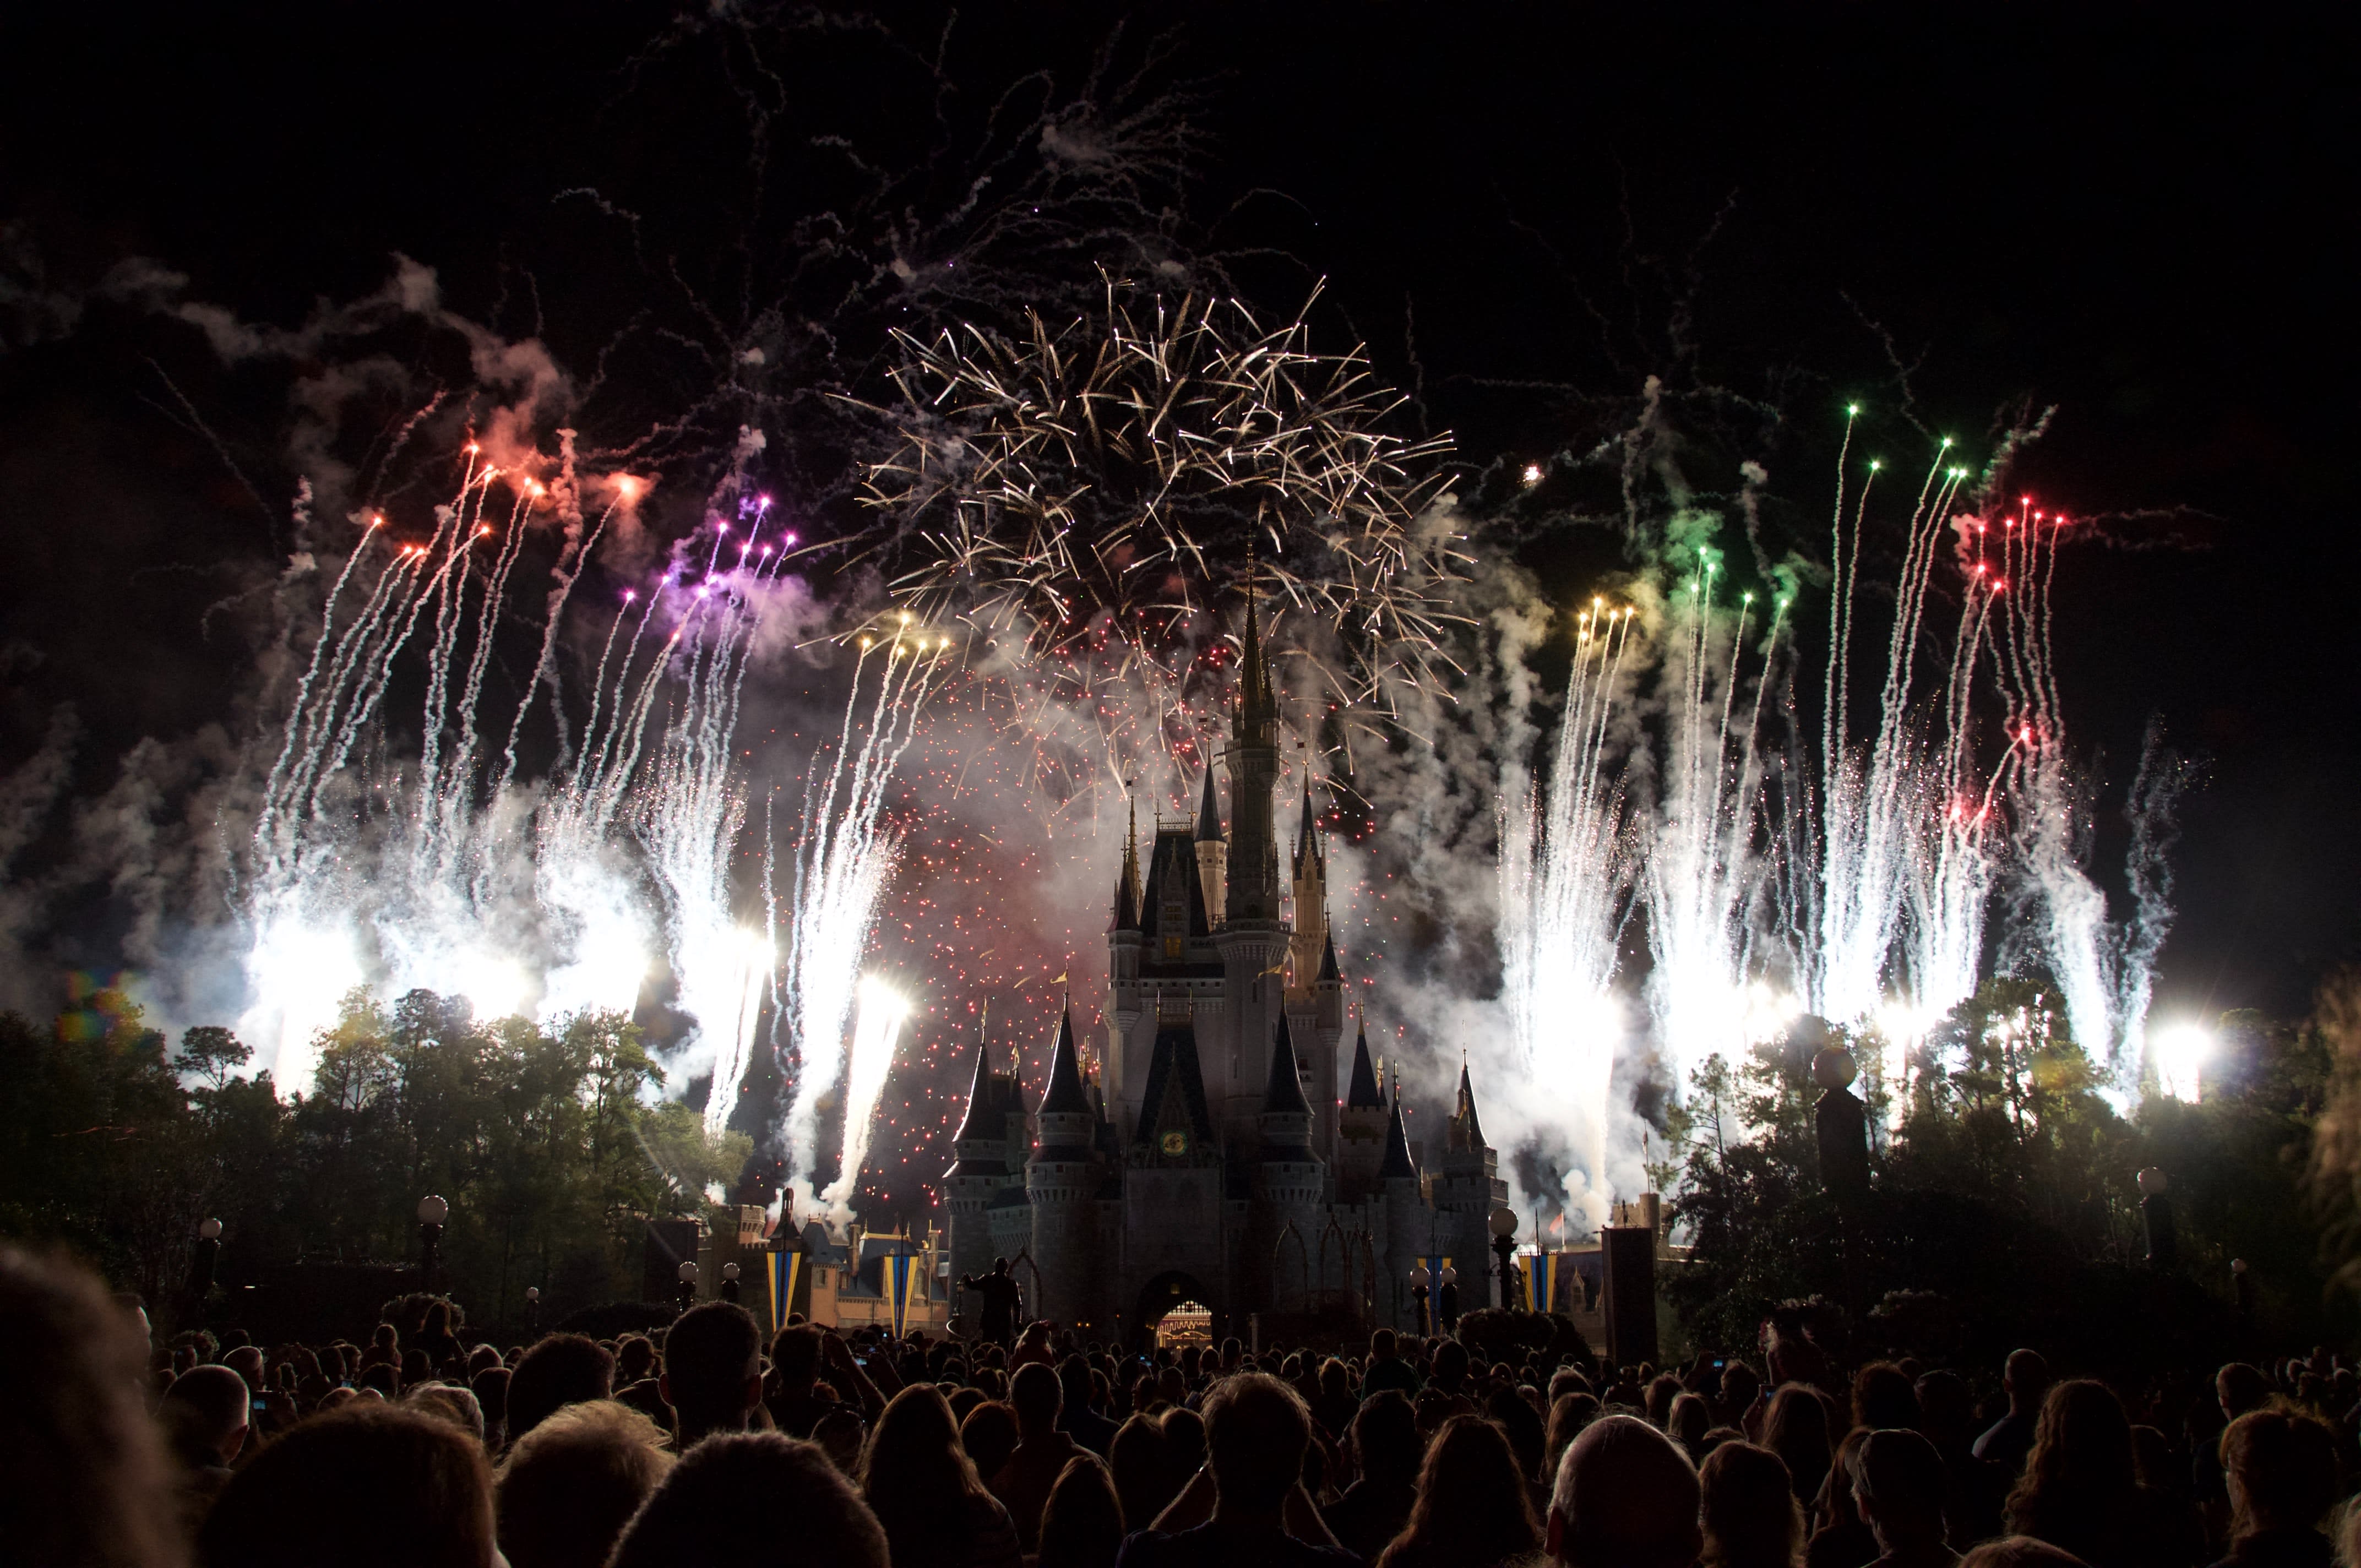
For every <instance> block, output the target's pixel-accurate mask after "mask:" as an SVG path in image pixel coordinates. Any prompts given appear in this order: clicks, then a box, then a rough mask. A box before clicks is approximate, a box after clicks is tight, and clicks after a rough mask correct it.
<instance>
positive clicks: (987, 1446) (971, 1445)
mask: <svg viewBox="0 0 2361 1568" xmlns="http://www.w3.org/2000/svg"><path fill="white" fill-rule="evenodd" d="M1017 1436H1018V1433H1017V1431H1016V1411H1015V1410H1013V1409H1009V1408H1008V1406H1007V1404H1006V1402H1005V1401H1003V1400H999V1399H985V1400H983V1401H982V1402H980V1403H978V1404H977V1405H976V1406H975V1407H974V1408H973V1409H970V1410H969V1411H968V1413H967V1414H966V1415H964V1416H962V1417H961V1418H960V1446H961V1448H963V1449H965V1450H967V1456H968V1459H969V1461H970V1462H971V1463H972V1464H974V1465H975V1473H976V1474H977V1475H981V1476H983V1478H984V1479H985V1480H987V1481H989V1480H990V1479H991V1478H992V1477H993V1476H994V1475H999V1474H1000V1467H1001V1466H1002V1465H1004V1464H1007V1463H1008V1456H1009V1455H1010V1454H1012V1453H1016V1439H1017Z"/></svg>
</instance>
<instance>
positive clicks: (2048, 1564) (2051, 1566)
mask: <svg viewBox="0 0 2361 1568" xmlns="http://www.w3.org/2000/svg"><path fill="white" fill-rule="evenodd" d="M1960 1568H2088V1564H2086V1563H2083V1561H2082V1560H2081V1558H2079V1557H2077V1556H2075V1555H2074V1554H2073V1553H2072V1552H2067V1551H2064V1550H2062V1549H2061V1548H2059V1547H2055V1546H2052V1545H2050V1544H2049V1543H2048V1541H2036V1540H2035V1539H2034V1538H2033V1537H2031V1536H2029V1535H2011V1536H2004V1537H2003V1538H2002V1539H2001V1540H1999V1541H1985V1542H1984V1543H1983V1544H1982V1546H1979V1547H1977V1548H1976V1549H1975V1550H1974V1551H1972V1552H1969V1553H1968V1554H1967V1555H1966V1556H1964V1557H1962V1558H1960Z"/></svg>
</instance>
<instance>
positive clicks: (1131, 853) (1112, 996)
mask: <svg viewBox="0 0 2361 1568" xmlns="http://www.w3.org/2000/svg"><path fill="white" fill-rule="evenodd" d="M1211 772H1212V770H1211V769H1208V770H1207V773H1208V774H1209V776H1210V774H1211ZM1139 895H1140V889H1139V807H1138V806H1137V805H1135V806H1132V808H1131V824H1130V830H1129V831H1128V832H1127V833H1126V836H1125V838H1124V841H1123V873H1122V875H1120V876H1118V877H1117V878H1116V879H1115V916H1114V917H1113V918H1112V919H1111V920H1110V921H1109V922H1108V923H1107V1042H1106V1091H1107V1096H1108V1098H1109V1099H1110V1100H1112V1101H1113V1102H1115V1104H1116V1105H1118V1106H1119V1105H1121V1104H1122V1103H1123V1098H1124V1094H1123V1091H1124V1086H1125V1085H1126V1083H1129V1082H1133V1081H1135V1080H1137V1076H1138V1074H1139V1073H1141V1072H1144V1071H1146V1070H1147V1064H1146V1063H1145V1062H1144V1061H1143V1062H1134V1061H1132V1060H1131V1059H1130V1058H1131V1055H1132V1048H1131V1042H1132V1041H1133V1039H1134V1038H1136V1037H1137V1035H1138V1033H1139V1028H1138V1025H1139V1020H1140V1013H1141V1000H1140V984H1139V956H1140V954H1139V949H1140V944H1141V943H1142V942H1143V941H1145V940H1146V936H1145V933H1143V932H1142V931H1141V930H1140V926H1139Z"/></svg>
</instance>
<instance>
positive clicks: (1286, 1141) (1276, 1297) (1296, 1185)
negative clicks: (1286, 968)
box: [1244, 1014, 1328, 1310]
mask: <svg viewBox="0 0 2361 1568" xmlns="http://www.w3.org/2000/svg"><path fill="white" fill-rule="evenodd" d="M1302 1073H1303V1069H1302V1068H1301V1066H1300V1065H1299V1064H1298V1062H1297V1061H1296V1058H1295V1049H1294V1045H1293V1041H1292V1038H1291V1036H1290V1031H1289V1029H1288V1026H1287V1019H1286V1017H1285V1015H1283V1014H1282V1015H1281V1016H1280V1018H1279V1034H1278V1036H1277V1038H1275V1039H1274V1040H1273V1041H1272V1042H1271V1049H1270V1076H1269V1079H1268V1081H1267V1082H1266V1083H1265V1085H1264V1088H1263V1097H1262V1111H1261V1113H1260V1114H1259V1116H1258V1117H1257V1122H1258V1124H1259V1131H1260V1133H1261V1136H1262V1142H1261V1148H1260V1150H1259V1152H1258V1156H1257V1161H1256V1165H1255V1183H1254V1206H1253V1212H1252V1214H1251V1216H1250V1219H1249V1223H1248V1225H1247V1230H1246V1234H1247V1237H1248V1244H1247V1245H1249V1246H1250V1247H1252V1248H1253V1252H1252V1254H1251V1255H1250V1256H1249V1257H1248V1258H1247V1259H1246V1263H1247V1267H1246V1270H1245V1271H1244V1272H1246V1276H1247V1277H1248V1278H1250V1279H1253V1280H1255V1281H1257V1286H1258V1288H1257V1290H1256V1295H1257V1298H1258V1299H1261V1300H1263V1301H1265V1302H1268V1304H1269V1305H1270V1306H1271V1307H1272V1308H1273V1309H1274V1310H1298V1309H1301V1308H1302V1307H1303V1306H1305V1305H1306V1304H1307V1302H1306V1299H1305V1295H1306V1290H1307V1288H1310V1287H1311V1286H1312V1284H1313V1281H1312V1277H1311V1272H1310V1270H1311V1266H1312V1259H1313V1255H1314V1254H1315V1253H1316V1251H1317V1249H1318V1247H1319V1245H1320V1234H1321V1228H1322V1225H1323V1216H1322V1212H1321V1211H1322V1207H1323V1199H1324V1198H1325V1197H1326V1195H1327V1185H1328V1182H1327V1168H1326V1163H1325V1162H1324V1161H1323V1160H1322V1159H1321V1157H1319V1155H1318V1154H1316V1153H1315V1152H1313V1150H1312V1104H1311V1102H1310V1101H1309V1100H1307V1099H1305V1097H1304V1093H1303V1077H1302Z"/></svg>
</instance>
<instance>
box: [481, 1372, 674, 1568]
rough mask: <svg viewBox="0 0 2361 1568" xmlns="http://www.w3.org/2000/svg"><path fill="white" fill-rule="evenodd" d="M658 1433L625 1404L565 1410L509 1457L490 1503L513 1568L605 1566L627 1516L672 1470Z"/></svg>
mask: <svg viewBox="0 0 2361 1568" xmlns="http://www.w3.org/2000/svg"><path fill="white" fill-rule="evenodd" d="M672 1464H673V1459H672V1455H671V1454H670V1453H666V1452H665V1451H664V1429H663V1428H661V1427H659V1426H657V1425H656V1424H655V1422H653V1421H652V1420H648V1418H647V1417H646V1416H644V1415H642V1414H641V1413H640V1412H639V1411H637V1410H635V1409H631V1407H630V1406H628V1405H620V1404H617V1403H615V1402H614V1401H613V1400H611V1399H593V1400H591V1401H589V1402H588V1404H581V1405H568V1406H567V1407H566V1409H562V1410H560V1411H558V1412H557V1413H556V1414H555V1415H553V1416H551V1417H550V1418H549V1419H548V1420H544V1421H543V1422H542V1423H541V1424H540V1425H538V1426H536V1427H534V1428H533V1431H530V1432H527V1433H526V1434H525V1435H524V1436H523V1437H522V1438H521V1439H520V1440H518V1442H517V1444H516V1446H515V1447H514V1448H511V1450H509V1455H508V1459H507V1460H506V1462H505V1463H503V1464H501V1466H500V1485H499V1487H498V1491H497V1497H496V1501H497V1502H498V1504H499V1509H500V1551H501V1552H504V1553H506V1554H507V1556H508V1560H509V1562H510V1563H511V1564H512V1568H582V1565H584V1564H588V1563H604V1562H606V1561H607V1553H608V1552H610V1551H612V1550H613V1549H614V1545H615V1542H616V1541H617V1539H618V1538H620V1536H621V1535H622V1533H623V1527H624V1526H625V1525H627V1524H629V1523H630V1522H631V1515H632V1514H634V1513H636V1512H637V1511H638V1510H639V1507H640V1505H641V1504H642V1503H643V1502H645V1501H646V1500H647V1497H648V1494H649V1493H651V1492H653V1491H654V1490H655V1489H656V1484H657V1483H658V1482H660V1481H662V1480H663V1479H664V1473H665V1472H666V1471H668V1470H670V1469H671V1468H672Z"/></svg>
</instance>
